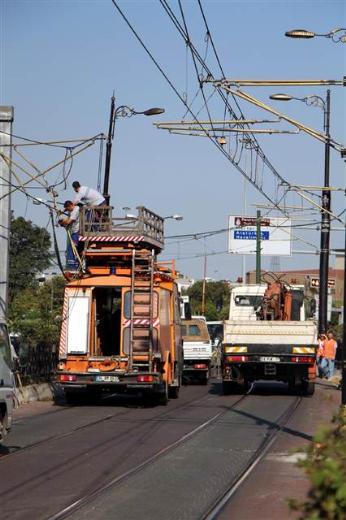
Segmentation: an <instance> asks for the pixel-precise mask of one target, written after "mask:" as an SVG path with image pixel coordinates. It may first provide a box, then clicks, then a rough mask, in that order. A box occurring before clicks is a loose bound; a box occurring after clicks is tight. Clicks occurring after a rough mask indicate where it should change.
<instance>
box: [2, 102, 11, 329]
mask: <svg viewBox="0 0 346 520" xmlns="http://www.w3.org/2000/svg"><path fill="white" fill-rule="evenodd" d="M12 123H13V107H12V106H0V149H1V146H4V145H5V146H9V145H11V144H12ZM10 150H11V148H10ZM10 157H11V152H10ZM0 176H1V182H0V227H1V229H0V318H1V319H6V314H7V303H8V278H9V245H10V225H11V182H12V180H11V168H10V164H8V163H6V162H5V161H4V160H2V159H0Z"/></svg>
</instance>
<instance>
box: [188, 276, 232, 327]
mask: <svg viewBox="0 0 346 520" xmlns="http://www.w3.org/2000/svg"><path fill="white" fill-rule="evenodd" d="M202 292H203V281H202V280H198V281H197V282H195V283H194V284H193V285H192V286H191V287H189V289H187V291H186V294H187V295H188V296H189V298H190V303H191V310H192V314H197V315H199V314H201V312H202ZM229 299H230V289H229V285H228V283H227V282H223V281H220V282H206V285H205V317H206V318H207V320H225V319H227V318H228V312H229Z"/></svg>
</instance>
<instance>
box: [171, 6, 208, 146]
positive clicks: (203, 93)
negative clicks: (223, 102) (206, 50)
mask: <svg viewBox="0 0 346 520" xmlns="http://www.w3.org/2000/svg"><path fill="white" fill-rule="evenodd" d="M178 4H179V9H180V14H181V17H182V20H183V24H184V27H185V33H186V36H187V38H186V45H187V46H188V47H189V49H190V52H191V56H192V61H193V65H194V68H195V72H196V76H197V80H198V84H199V89H200V91H201V93H202V97H203V100H204V106H205V109H206V111H207V114H208V118H209V122H210V126H211V128H212V130H213V133H214V139H216V133H215V130H214V125H213V119H212V117H211V114H210V110H209V107H208V102H207V98H206V96H205V92H204V89H203V83H202V82H201V80H200V78H199V73H198V67H197V62H196V57H195V55H194V53H193V52H192V49H191V39H190V35H189V31H188V28H187V24H186V20H185V15H184V10H183V7H182V4H181V0H178ZM197 115H198V114H197Z"/></svg>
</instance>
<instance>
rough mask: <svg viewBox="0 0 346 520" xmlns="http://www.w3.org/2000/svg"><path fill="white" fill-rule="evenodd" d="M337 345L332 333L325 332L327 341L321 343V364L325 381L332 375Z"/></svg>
mask: <svg viewBox="0 0 346 520" xmlns="http://www.w3.org/2000/svg"><path fill="white" fill-rule="evenodd" d="M337 347H338V344H337V342H336V340H335V338H334V334H333V333H332V331H328V332H327V339H326V340H325V341H324V343H323V362H322V367H323V371H324V375H325V377H326V378H327V379H331V378H332V377H333V375H334V365H335V356H336V349H337Z"/></svg>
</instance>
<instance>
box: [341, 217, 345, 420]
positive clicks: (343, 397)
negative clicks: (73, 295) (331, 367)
mask: <svg viewBox="0 0 346 520" xmlns="http://www.w3.org/2000/svg"><path fill="white" fill-rule="evenodd" d="M345 275H346V218H345V249H344V309H343V320H342V321H343V326H342V352H341V354H342V356H341V359H342V367H341V406H342V407H343V408H344V409H345V410H346V276H345Z"/></svg>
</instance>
